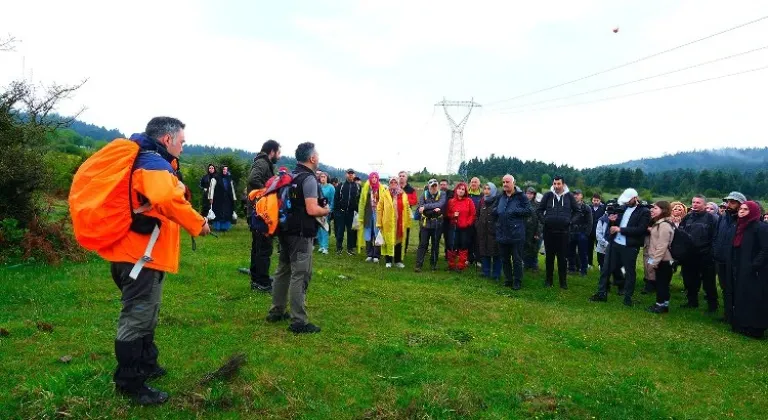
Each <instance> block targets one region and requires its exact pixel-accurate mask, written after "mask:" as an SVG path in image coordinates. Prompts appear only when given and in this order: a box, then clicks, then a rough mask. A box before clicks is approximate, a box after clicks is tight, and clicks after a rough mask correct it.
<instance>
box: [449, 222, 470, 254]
mask: <svg viewBox="0 0 768 420" xmlns="http://www.w3.org/2000/svg"><path fill="white" fill-rule="evenodd" d="M473 230H474V228H471V227H469V228H464V229H460V228H457V227H456V226H449V227H448V232H446V235H445V236H446V239H447V242H446V243H445V252H448V251H460V250H462V249H466V250H469V249H470V246H471V245H470V244H471V238H472V233H471V232H472V231H473Z"/></svg>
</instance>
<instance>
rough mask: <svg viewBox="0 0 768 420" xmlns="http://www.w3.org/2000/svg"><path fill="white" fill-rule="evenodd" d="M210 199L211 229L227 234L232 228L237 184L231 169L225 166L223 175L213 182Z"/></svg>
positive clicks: (209, 192)
mask: <svg viewBox="0 0 768 420" xmlns="http://www.w3.org/2000/svg"><path fill="white" fill-rule="evenodd" d="M208 198H209V199H210V202H211V208H212V209H213V214H214V215H215V216H216V218H215V219H213V223H212V224H211V227H212V228H213V230H215V231H219V232H226V231H228V230H229V229H231V228H232V219H233V217H232V214H233V213H234V212H235V202H236V201H237V195H236V194H235V183H234V182H233V181H232V175H231V174H230V173H229V168H228V167H226V166H223V167H222V168H221V173H219V174H218V175H217V176H216V177H215V178H213V179H212V180H211V186H210V188H209V189H208Z"/></svg>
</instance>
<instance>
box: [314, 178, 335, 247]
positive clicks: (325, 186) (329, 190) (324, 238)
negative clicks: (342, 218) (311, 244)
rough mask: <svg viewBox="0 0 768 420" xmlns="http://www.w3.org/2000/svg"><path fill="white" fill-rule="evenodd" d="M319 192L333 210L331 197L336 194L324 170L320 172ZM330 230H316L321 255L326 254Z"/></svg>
mask: <svg viewBox="0 0 768 420" xmlns="http://www.w3.org/2000/svg"><path fill="white" fill-rule="evenodd" d="M320 192H321V193H322V194H323V197H324V198H325V199H326V200H327V201H328V209H329V210H330V211H331V212H333V198H334V196H335V195H336V190H335V189H334V188H333V185H331V184H329V183H328V174H327V173H325V172H321V173H320ZM329 237H330V232H329V231H327V230H325V229H319V230H318V231H317V242H318V244H319V245H320V249H319V252H320V253H321V254H323V255H328V239H329Z"/></svg>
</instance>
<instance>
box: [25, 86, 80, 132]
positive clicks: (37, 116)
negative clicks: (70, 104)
mask: <svg viewBox="0 0 768 420" xmlns="http://www.w3.org/2000/svg"><path fill="white" fill-rule="evenodd" d="M87 81H88V79H84V80H83V81H81V82H80V83H78V84H75V85H69V86H67V85H59V84H53V85H50V86H48V87H47V88H46V93H45V95H43V96H42V97H41V96H39V95H38V94H37V93H36V88H35V87H34V86H30V87H28V91H27V94H26V95H24V96H23V97H22V98H21V102H22V103H23V104H24V107H25V108H26V112H27V114H28V115H29V124H32V125H34V126H38V127H39V128H42V129H44V130H45V131H51V130H56V129H58V128H64V127H67V126H69V125H70V124H71V123H72V121H73V120H74V119H75V118H77V117H78V116H79V115H80V114H81V113H82V112H83V111H84V110H85V108H82V109H80V111H78V112H77V113H76V114H75V115H74V116H72V117H70V118H68V119H65V120H62V119H52V118H49V115H50V114H51V113H52V112H53V111H54V110H55V109H56V106H57V105H59V104H60V102H61V101H62V100H65V99H69V98H70V97H71V96H72V94H73V93H74V92H75V91H77V90H78V89H80V88H81V87H82V86H83V85H84V84H85V83H86V82H87Z"/></svg>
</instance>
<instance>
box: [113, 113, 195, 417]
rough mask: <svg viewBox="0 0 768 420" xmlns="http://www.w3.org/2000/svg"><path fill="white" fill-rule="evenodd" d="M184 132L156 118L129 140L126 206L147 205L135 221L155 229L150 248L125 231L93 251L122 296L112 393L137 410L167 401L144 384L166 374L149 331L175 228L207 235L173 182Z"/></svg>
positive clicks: (169, 265) (172, 266) (174, 267)
mask: <svg viewBox="0 0 768 420" xmlns="http://www.w3.org/2000/svg"><path fill="white" fill-rule="evenodd" d="M184 128H185V125H184V124H183V123H182V122H181V121H179V120H178V119H176V118H170V117H156V118H153V119H152V120H150V121H149V123H148V124H147V128H146V130H145V131H144V133H141V134H134V135H132V136H131V140H132V141H134V142H136V143H137V144H138V145H139V147H140V149H141V153H140V154H139V156H138V157H137V158H136V161H135V164H134V168H133V174H132V177H133V178H132V185H131V191H130V193H131V201H132V203H133V204H131V206H132V207H133V206H134V205H142V207H143V206H144V205H149V206H150V208H149V210H147V211H145V212H143V213H140V214H139V215H138V216H141V219H142V221H146V222H151V223H152V224H154V225H155V229H158V230H159V236H157V237H156V238H157V242H156V243H155V244H154V247H151V248H149V251H147V248H148V244H150V243H151V239H150V235H148V234H144V233H138V232H136V231H134V230H131V231H129V232H128V233H127V234H126V235H125V236H124V237H122V238H118V239H116V241H115V242H114V243H113V244H112V245H110V246H109V247H108V248H106V249H102V250H100V251H99V255H101V257H102V258H104V259H105V260H107V261H109V262H110V263H111V272H112V279H113V280H114V282H115V284H116V285H117V287H118V288H119V289H120V292H121V293H122V297H121V302H122V310H121V312H120V316H119V318H118V320H117V337H116V339H115V357H116V358H117V369H116V370H115V374H114V381H115V389H116V390H117V392H118V393H121V394H123V395H126V396H128V397H130V398H131V399H132V400H133V401H135V402H136V403H138V404H140V405H151V404H162V403H164V402H165V401H167V400H168V394H167V393H165V392H162V391H158V390H156V389H154V388H150V387H148V386H147V385H146V382H147V381H148V380H151V379H154V378H158V377H161V376H163V375H165V374H166V371H165V369H163V368H162V367H160V365H158V363H157V359H158V354H159V352H158V349H157V346H156V345H155V328H156V327H157V321H158V316H159V314H160V302H161V300H162V291H163V283H164V280H165V278H166V274H167V273H171V274H176V273H177V272H178V271H179V251H180V239H179V232H180V228H184V230H186V231H187V232H189V234H190V235H192V236H198V235H199V236H204V235H207V234H208V233H210V228H209V227H208V222H207V220H205V219H204V218H203V217H202V216H200V215H199V214H198V213H197V212H196V211H195V209H194V208H192V205H191V204H190V203H189V202H188V201H187V200H186V199H185V198H184V192H185V187H184V184H182V183H181V181H179V179H178V177H177V175H178V173H177V170H178V166H177V165H178V157H179V155H181V152H182V149H183V146H184ZM137 220H138V219H137ZM145 252H147V253H149V252H151V259H150V260H149V261H147V262H146V263H145V265H144V266H143V268H141V267H140V266H139V265H138V263H137V262H136V260H137V258H138V256H140V255H143V254H144V253H145ZM136 267H139V268H141V269H140V271H139V272H138V275H136V276H135V279H134V278H132V277H131V276H132V273H131V272H132V270H134V269H135V268H136Z"/></svg>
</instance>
